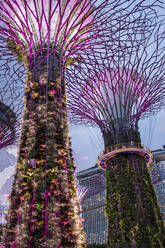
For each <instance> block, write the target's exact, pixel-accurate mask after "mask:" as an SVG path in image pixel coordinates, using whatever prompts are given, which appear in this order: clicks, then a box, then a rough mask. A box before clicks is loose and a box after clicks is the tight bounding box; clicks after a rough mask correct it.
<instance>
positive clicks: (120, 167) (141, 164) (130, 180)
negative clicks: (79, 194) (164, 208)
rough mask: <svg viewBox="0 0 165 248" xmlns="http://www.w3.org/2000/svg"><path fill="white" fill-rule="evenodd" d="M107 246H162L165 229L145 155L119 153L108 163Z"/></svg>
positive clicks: (122, 247)
mask: <svg viewBox="0 0 165 248" xmlns="http://www.w3.org/2000/svg"><path fill="white" fill-rule="evenodd" d="M106 179H107V186H106V187H107V197H106V203H107V207H106V214H107V217H108V241H107V247H108V248H142V247H143V248H149V247H150V248H163V247H165V231H164V226H163V221H162V218H161V214H160V209H159V206H158V204H157V199H156V195H155V192H154V189H153V186H152V182H151V178H150V175H149V171H148V169H147V166H146V162H145V160H144V158H143V157H142V156H141V155H139V154H135V153H132V154H131V153H129V154H128V153H127V154H126V153H125V154H120V155H117V156H116V157H114V158H111V160H109V161H108V163H107V171H106Z"/></svg>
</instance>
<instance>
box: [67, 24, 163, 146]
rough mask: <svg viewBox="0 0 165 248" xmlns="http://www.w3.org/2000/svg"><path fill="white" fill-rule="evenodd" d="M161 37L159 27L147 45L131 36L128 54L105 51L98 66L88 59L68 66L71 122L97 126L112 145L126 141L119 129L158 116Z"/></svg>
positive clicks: (160, 80) (160, 98)
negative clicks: (122, 138) (110, 138)
mask: <svg viewBox="0 0 165 248" xmlns="http://www.w3.org/2000/svg"><path fill="white" fill-rule="evenodd" d="M135 36H136V34H135ZM164 37H165V34H164V33H163V32H162V25H159V26H155V27H153V29H152V32H151V33H150V35H149V36H148V37H147V38H146V39H145V42H135V41H134V37H132V47H131V46H129V47H128V49H126V51H122V50H120V48H119V49H118V50H116V53H115V54H114V55H113V56H109V55H108V50H109V47H106V48H105V51H106V53H105V55H102V54H100V59H99V60H98V63H95V64H92V59H90V57H89V56H88V57H87V58H86V59H84V62H83V63H82V64H77V65H73V66H72V67H70V68H69V69H68V71H67V72H66V81H67V82H68V109H69V113H70V118H71V121H72V122H74V123H76V124H87V125H88V124H90V125H98V126H99V127H100V129H101V130H102V132H103V133H104V134H105V133H110V134H111V136H112V140H111V141H112V143H111V145H113V144H118V143H122V142H124V140H120V136H121V134H120V132H121V131H122V130H123V131H122V133H125V132H128V130H130V129H131V128H132V127H133V128H137V123H138V121H139V119H142V118H145V117H148V116H150V115H151V114H154V113H157V112H158V111H159V110H160V109H161V108H162V107H163V106H164V99H165V83H164V82H165V75H164V68H165V54H164V49H165V46H164V41H165V38H164ZM126 42H127V41H126ZM128 42H129V44H130V45H131V42H130V41H128ZM93 56H94V57H95V54H94V53H93ZM98 57H99V55H98ZM98 57H97V58H98ZM70 81H71V82H72V86H70V85H69V82H70ZM128 141H133V137H129V140H128Z"/></svg>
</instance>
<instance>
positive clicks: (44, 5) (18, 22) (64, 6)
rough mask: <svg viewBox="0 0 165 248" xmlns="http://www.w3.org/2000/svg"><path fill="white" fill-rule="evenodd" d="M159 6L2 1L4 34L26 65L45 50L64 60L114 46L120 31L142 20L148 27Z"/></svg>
mask: <svg viewBox="0 0 165 248" xmlns="http://www.w3.org/2000/svg"><path fill="white" fill-rule="evenodd" d="M159 4H160V1H159V0H156V1H155V0H153V1H151V2H150V3H148V0H145V1H144V0H143V1H142V0H138V1H136V2H135V1H134V0H131V1H129V3H128V1H126V0H120V1H116V0H114V1H111V0H102V1H99V0H90V1H89V0H81V1H80V0H59V1H57V0H51V1H50V0H29V1H26V0H23V1H22V0H5V1H4V0H0V21H1V30H0V34H1V37H2V38H3V39H4V40H5V41H7V47H8V49H9V50H10V51H12V52H15V53H16V54H17V55H18V57H20V56H21V59H22V60H23V61H26V60H27V58H28V62H27V61H26V63H30V61H31V58H32V56H33V55H35V57H36V56H37V55H39V54H40V52H41V51H42V50H43V48H44V49H45V50H46V54H47V55H49V54H51V53H54V52H55V53H58V54H60V56H61V57H62V58H64V57H68V56H71V55H78V54H79V53H81V52H82V50H83V51H86V50H87V48H89V47H90V46H91V45H93V44H95V45H97V46H98V44H101V43H102V42H103V40H104V42H105V41H106V40H107V39H111V40H112V41H113V42H114V41H115V39H116V37H115V33H116V32H117V31H118V30H120V31H121V30H127V29H128V27H129V29H130V26H131V24H132V23H134V22H135V21H136V20H139V18H140V19H141V23H139V24H140V26H141V27H142V26H143V27H145V26H146V24H147V22H148V20H150V16H151V12H152V14H153V12H155V10H154V9H155V7H158V5H159ZM152 17H153V15H152ZM144 19H145V22H144ZM139 24H138V25H139ZM136 28H137V30H138V27H136ZM130 30H131V29H130ZM137 33H138V32H137ZM130 35H131V33H130ZM99 38H100V39H99ZM114 43H115V42H114ZM3 48H4V47H3Z"/></svg>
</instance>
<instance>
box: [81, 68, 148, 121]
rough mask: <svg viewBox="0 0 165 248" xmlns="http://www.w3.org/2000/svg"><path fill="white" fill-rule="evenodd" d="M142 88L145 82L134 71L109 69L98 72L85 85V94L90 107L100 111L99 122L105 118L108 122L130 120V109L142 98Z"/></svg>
mask: <svg viewBox="0 0 165 248" xmlns="http://www.w3.org/2000/svg"><path fill="white" fill-rule="evenodd" d="M91 84H92V87H91ZM144 88H145V82H144V81H143V79H142V77H141V76H140V75H138V73H137V72H136V71H131V70H127V69H120V68H119V69H112V68H109V69H106V70H105V71H103V72H100V74H99V75H98V77H96V78H95V79H93V80H92V79H91V81H90V84H89V85H86V88H85V94H86V96H88V97H87V99H90V100H89V104H90V106H94V108H95V109H96V111H101V113H102V118H101V120H104V119H105V118H106V120H107V121H109V120H110V119H112V120H115V119H119V118H124V117H126V119H130V118H131V109H130V108H132V107H133V105H134V104H136V102H137V100H139V99H140V98H141V97H142V96H143V91H144ZM95 94H97V98H95ZM81 95H83V93H82V94H81ZM103 99H104V102H103ZM87 101H88V100H87ZM101 102H102V105H101ZM130 102H131V104H130ZM104 104H105V105H104ZM103 109H104V110H103ZM104 111H105V112H104ZM104 113H106V114H105V115H104ZM109 115H110V119H109V117H108V116H109Z"/></svg>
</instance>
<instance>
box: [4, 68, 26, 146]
mask: <svg viewBox="0 0 165 248" xmlns="http://www.w3.org/2000/svg"><path fill="white" fill-rule="evenodd" d="M2 68H3V66H2V65H1V69H2ZM3 69H4V68H3ZM11 81H14V79H13V77H12V75H10V74H8V75H5V74H4V73H3V75H1V73H0V149H2V148H5V147H7V146H9V145H14V144H15V143H16V142H17V140H18V137H19V126H20V121H21V117H22V111H23V103H22V97H23V94H24V91H23V88H17V87H16V85H15V84H13V85H10V83H9V82H11Z"/></svg>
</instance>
